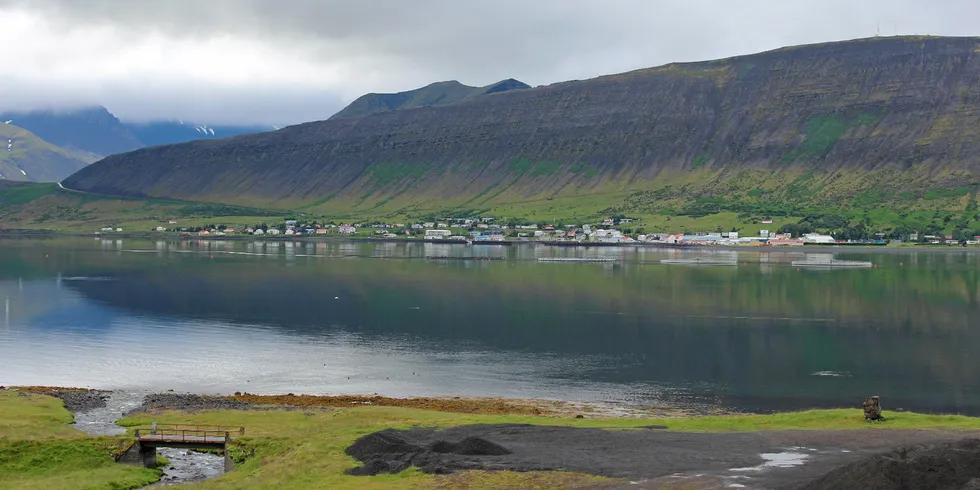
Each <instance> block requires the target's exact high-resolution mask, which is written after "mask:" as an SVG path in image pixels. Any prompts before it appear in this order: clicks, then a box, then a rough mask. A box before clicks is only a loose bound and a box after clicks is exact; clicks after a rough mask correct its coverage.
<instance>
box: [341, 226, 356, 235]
mask: <svg viewBox="0 0 980 490" xmlns="http://www.w3.org/2000/svg"><path fill="white" fill-rule="evenodd" d="M337 231H339V232H341V233H343V234H345V235H353V234H355V233H357V227H355V226H354V225H340V227H339V228H337Z"/></svg>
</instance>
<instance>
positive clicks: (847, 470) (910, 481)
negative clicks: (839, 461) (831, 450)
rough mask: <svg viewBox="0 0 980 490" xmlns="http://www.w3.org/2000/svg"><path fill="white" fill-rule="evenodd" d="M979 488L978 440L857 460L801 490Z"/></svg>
mask: <svg viewBox="0 0 980 490" xmlns="http://www.w3.org/2000/svg"><path fill="white" fill-rule="evenodd" d="M850 489H855V490H857V489H860V490H926V489H929V490H968V489H980V439H963V440H960V441H956V442H949V443H943V444H936V445H931V446H924V445H918V446H906V447H902V448H899V449H896V450H894V451H891V452H888V453H885V454H879V455H877V456H872V457H870V458H867V459H864V460H861V461H857V462H854V463H851V464H848V465H845V466H842V467H840V468H837V469H836V470H833V471H831V472H830V473H827V474H826V475H824V476H822V477H820V478H818V479H816V480H814V481H812V482H810V483H808V484H806V485H804V486H803V487H801V490H850Z"/></svg>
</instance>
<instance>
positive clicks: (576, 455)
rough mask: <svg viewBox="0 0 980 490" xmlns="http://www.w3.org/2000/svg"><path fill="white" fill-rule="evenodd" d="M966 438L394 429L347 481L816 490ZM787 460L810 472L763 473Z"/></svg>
mask: <svg viewBox="0 0 980 490" xmlns="http://www.w3.org/2000/svg"><path fill="white" fill-rule="evenodd" d="M967 435H970V436H973V437H976V434H975V433H964V432H952V431H950V432H932V431H924V430H923V431H916V430H867V431H854V430H851V431H821V430H814V431H805V430H800V431H764V432H754V433H686V432H670V431H666V430H663V429H661V428H659V427H658V428H656V429H637V430H603V429H586V428H574V427H545V426H533V425H508V424H500V425H469V426H461V427H452V428H446V429H436V428H415V429H408V430H394V429H387V430H383V431H380V432H375V433H373V434H368V435H366V436H363V437H361V438H360V439H358V440H357V441H355V442H354V444H353V445H351V446H350V447H349V448H347V454H348V455H350V456H352V457H354V458H355V459H357V460H358V461H361V462H362V463H364V464H363V465H361V466H358V467H356V468H351V469H350V470H348V471H347V474H350V475H376V474H379V473H398V472H400V471H403V470H405V469H407V468H409V467H412V466H415V467H418V468H419V469H421V471H423V472H425V473H437V474H441V473H452V472H455V471H460V470H468V469H484V470H511V471H548V470H557V471H571V472H578V473H587V474H592V475H600V476H608V477H613V478H623V479H626V481H624V482H623V483H622V484H621V486H622V488H630V489H637V488H660V487H661V486H666V488H743V487H744V488H767V489H782V488H787V489H789V488H799V487H800V485H803V484H806V483H808V482H814V483H812V484H813V485H816V484H817V481H820V479H822V478H821V477H822V475H825V474H827V472H829V471H832V470H834V469H835V468H838V467H841V466H842V465H848V464H851V463H854V462H856V461H861V460H865V459H866V458H869V457H872V456H875V455H879V454H882V453H884V452H886V451H890V450H893V448H895V447H898V446H903V445H910V444H911V445H914V444H943V443H945V444H949V443H951V442H952V441H957V440H960V439H962V438H963V437H966V436H967ZM786 452H793V453H803V454H805V455H806V457H805V459H804V462H803V464H801V465H798V466H790V467H778V466H766V465H763V462H764V461H765V460H764V459H763V457H762V454H763V453H786ZM964 464H966V463H964ZM974 466H975V467H976V468H978V472H977V473H976V474H971V475H967V476H964V479H962V481H960V480H957V481H958V482H959V485H960V486H957V487H949V488H956V489H960V488H969V487H964V486H963V485H965V484H966V482H968V481H969V480H970V478H973V477H974V476H977V477H980V461H977V462H976V463H974ZM823 478H827V477H823ZM815 479H818V480H815ZM631 482H632V483H631ZM976 483H980V481H978V482H976ZM618 485H619V484H616V483H612V482H610V485H609V486H608V488H619V486H618ZM671 485H679V486H671ZM729 485H736V486H734V487H729ZM737 485H742V486H743V487H739V486H737ZM835 485H836V483H835V482H831V483H830V484H828V485H827V486H813V487H805V488H806V490H824V489H830V488H835V489H836V488H858V487H857V486H855V487H847V486H844V487H840V486H835ZM862 485H864V484H862ZM603 488H606V487H603ZM861 488H862V490H884V489H891V488H896V489H904V488H913V487H888V486H879V487H875V486H867V487H865V486H861ZM918 488H923V489H924V488H932V487H918ZM941 488H942V487H941Z"/></svg>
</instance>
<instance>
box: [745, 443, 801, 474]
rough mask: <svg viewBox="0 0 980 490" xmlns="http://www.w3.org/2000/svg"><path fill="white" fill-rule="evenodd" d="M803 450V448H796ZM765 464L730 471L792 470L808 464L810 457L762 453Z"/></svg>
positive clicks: (795, 453)
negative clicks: (807, 460)
mask: <svg viewBox="0 0 980 490" xmlns="http://www.w3.org/2000/svg"><path fill="white" fill-rule="evenodd" d="M794 449H803V448H794ZM759 456H762V459H763V461H764V462H763V463H762V464H760V465H758V466H749V467H748V468H732V469H731V470H729V471H763V470H766V469H769V468H792V467H794V466H800V465H802V464H803V463H805V462H806V459H807V458H809V457H810V455H808V454H805V453H800V452H793V451H785V452H781V453H762V454H760V455H759Z"/></svg>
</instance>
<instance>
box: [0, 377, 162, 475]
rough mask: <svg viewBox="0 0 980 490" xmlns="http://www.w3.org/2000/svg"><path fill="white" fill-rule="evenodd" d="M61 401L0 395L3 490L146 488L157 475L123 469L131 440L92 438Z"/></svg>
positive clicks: (42, 397)
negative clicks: (118, 457) (119, 456)
mask: <svg viewBox="0 0 980 490" xmlns="http://www.w3.org/2000/svg"><path fill="white" fill-rule="evenodd" d="M71 422H73V417H72V415H71V413H69V412H68V411H67V410H65V408H64V406H63V404H62V403H61V400H58V399H56V398H51V397H48V396H43V395H27V394H20V393H18V392H14V391H8V390H0V489H20V488H44V489H53V490H61V489H64V490H69V489H70V490H76V489H92V490H94V489H109V488H114V489H127V488H140V487H143V486H145V485H148V484H150V483H153V482H155V481H157V480H158V479H159V478H160V472H159V471H157V470H151V469H143V468H136V467H133V466H124V465H120V464H117V463H116V462H115V461H114V460H113V454H115V453H116V452H118V451H119V450H120V448H121V447H122V446H121V445H122V444H124V443H125V440H123V439H119V438H111V437H87V436H85V434H83V433H82V432H81V431H78V430H77V429H74V428H71V427H69V426H68V424H70V423H71Z"/></svg>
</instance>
